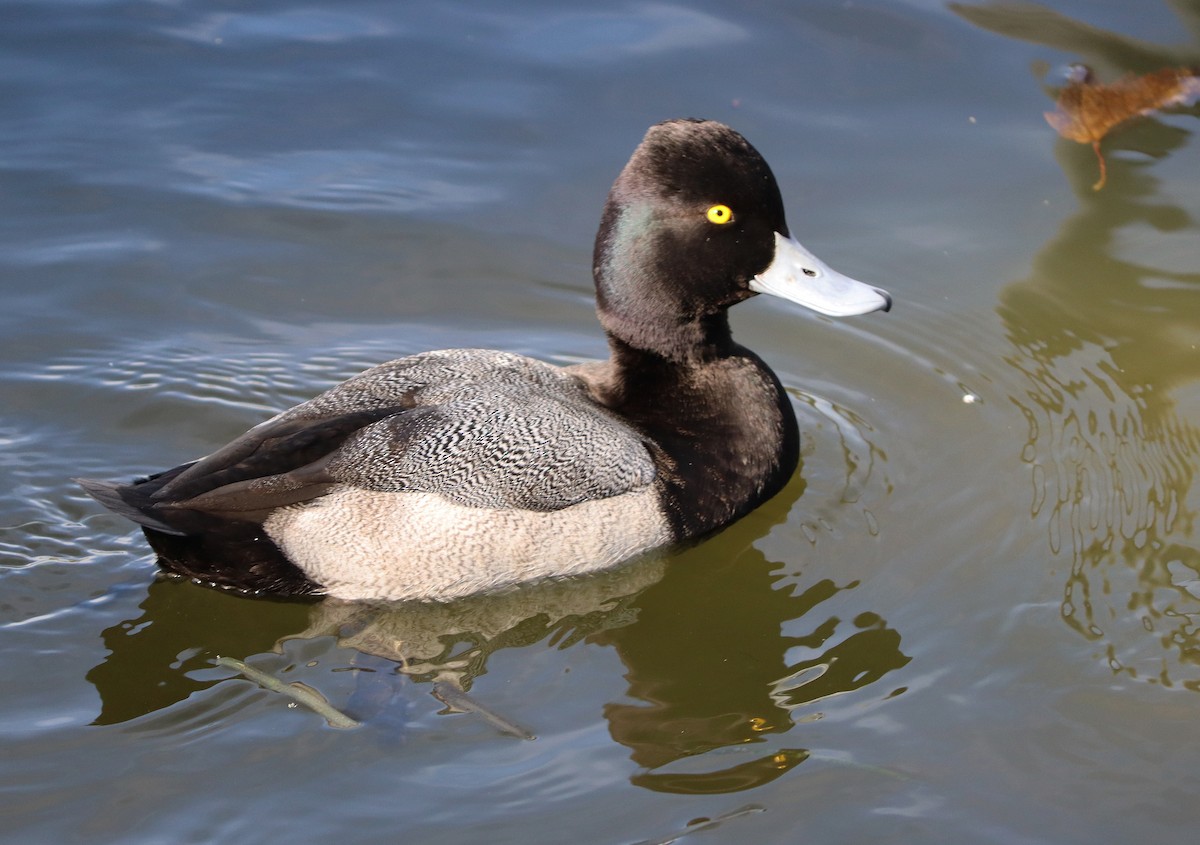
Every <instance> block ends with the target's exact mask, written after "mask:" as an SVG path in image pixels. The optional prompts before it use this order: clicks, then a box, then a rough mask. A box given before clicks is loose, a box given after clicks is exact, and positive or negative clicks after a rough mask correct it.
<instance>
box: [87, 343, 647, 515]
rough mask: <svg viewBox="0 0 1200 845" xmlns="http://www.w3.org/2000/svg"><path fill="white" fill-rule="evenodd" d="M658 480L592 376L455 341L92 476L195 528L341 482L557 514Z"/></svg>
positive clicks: (101, 490)
mask: <svg viewBox="0 0 1200 845" xmlns="http://www.w3.org/2000/svg"><path fill="white" fill-rule="evenodd" d="M469 352H470V353H471V354H468V353H469ZM654 476H655V467H654V461H653V459H652V457H651V454H650V451H649V449H648V445H647V443H646V442H645V441H644V440H643V438H642V437H641V436H640V434H639V433H638V432H636V431H634V430H633V429H631V428H629V427H628V426H626V425H624V424H623V423H621V422H620V421H619V420H617V418H615V417H614V416H613V415H612V414H610V413H609V412H608V411H606V410H605V409H603V408H600V407H599V406H597V405H595V404H593V403H592V402H591V401H590V400H588V399H587V398H586V391H585V389H584V388H583V386H582V384H581V383H580V382H579V381H578V380H576V379H574V378H573V377H571V376H568V375H566V374H564V373H563V372H562V371H561V370H557V369H556V368H552V367H549V366H547V365H545V364H542V363H540V362H536V361H531V360H529V359H522V358H519V357H518V356H508V355H503V354H502V353H482V352H479V353H473V352H471V351H465V350H455V351H454V353H453V354H450V353H426V354H425V355H420V356H413V357H412V358H406V359H400V360H399V361H394V362H390V363H389V364H384V365H380V366H379V367H375V368H373V369H371V370H368V371H366V372H365V373H363V374H361V375H359V376H356V377H355V378H353V379H351V380H349V381H347V382H344V383H342V384H341V385H338V386H337V387H335V388H333V389H332V390H330V391H328V392H326V393H324V394H322V395H321V396H318V397H316V398H315V399H313V400H310V401H309V402H306V403H304V404H302V405H298V406H296V407H295V408H293V409H291V410H290V411H287V412H284V413H283V414H280V415H279V416H277V417H275V418H274V419H271V420H268V421H266V422H265V423H262V424H261V425H258V426H256V427H254V428H252V429H250V430H249V431H248V432H246V433H245V434H244V435H242V436H241V437H239V438H238V439H236V440H234V441H233V442H232V443H230V444H229V445H228V446H225V447H224V448H222V449H220V450H218V451H216V452H214V453H213V454H211V455H209V456H208V457H205V458H202V459H201V460H199V461H196V462H195V463H192V464H186V465H183V466H181V467H176V468H175V469H173V470H169V471H167V472H165V473H161V474H159V475H157V476H153V477H151V478H149V479H145V480H142V481H140V482H137V483H135V484H132V485H115V484H112V483H109V482H95V481H81V482H80V483H81V484H83V486H84V488H85V489H86V490H87V491H88V492H89V493H91V494H92V495H93V496H94V497H95V498H97V499H98V500H99V501H100V502H101V503H102V504H105V505H106V506H107V507H109V508H110V509H112V510H115V511H117V512H118V513H121V514H122V515H125V516H127V517H129V518H131V519H133V520H134V521H136V522H139V523H140V524H142V525H144V526H146V527H148V528H152V529H155V530H159V531H167V532H170V533H190V532H191V531H192V530H202V529H203V525H202V524H201V525H197V524H196V523H197V520H198V518H204V517H206V518H207V519H211V518H212V517H214V516H215V517H219V518H226V519H239V520H250V521H259V520H261V519H263V518H264V517H265V516H266V515H267V514H268V513H270V511H272V510H274V509H276V508H279V507H283V506H286V505H292V504H297V503H301V502H306V501H310V500H312V499H316V498H318V497H320V496H321V495H322V494H324V493H325V492H326V491H328V490H329V489H330V488H331V487H333V486H334V485H353V486H357V487H361V488H365V489H371V490H379V491H385V492H396V493H402V492H406V491H420V492H429V493H437V494H440V495H442V496H445V497H446V498H447V499H450V500H452V501H454V502H457V503H459V504H464V505H467V506H474V507H507V508H524V509H529V510H541V511H549V510H557V509H560V508H564V507H568V506H570V505H572V504H576V503H578V502H581V501H584V500H587V499H595V498H605V497H608V496H614V495H618V494H620V493H623V492H627V491H629V490H632V489H635V488H637V487H641V486H644V485H646V484H649V483H651V481H653V479H654ZM207 519H205V520H204V521H207Z"/></svg>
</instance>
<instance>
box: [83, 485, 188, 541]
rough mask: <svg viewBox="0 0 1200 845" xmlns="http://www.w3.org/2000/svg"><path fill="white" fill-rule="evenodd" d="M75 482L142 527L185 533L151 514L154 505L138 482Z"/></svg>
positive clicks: (179, 535)
mask: <svg viewBox="0 0 1200 845" xmlns="http://www.w3.org/2000/svg"><path fill="white" fill-rule="evenodd" d="M147 480H148V479H147ZM75 483H76V484H78V485H79V486H80V487H82V488H83V490H84V492H85V493H87V494H88V495H89V496H91V497H92V498H93V499H95V500H96V501H97V502H99V503H100V504H102V505H104V507H106V508H108V509H109V510H110V511H112V512H113V513H115V514H117V515H119V516H123V517H125V518H126V519H128V520H131V521H133V522H136V523H137V524H138V525H140V526H142V527H143V528H150V529H152V530H154V531H159V532H161V533H163V534H173V535H175V536H178V537H182V536H184V535H185V534H186V533H187V532H185V531H180V530H179V529H178V528H175V527H173V526H170V525H167V523H165V522H163V521H162V520H161V519H159V518H158V517H156V516H155V515H154V514H153V508H154V506H153V505H152V504H151V502H150V498H149V496H147V495H146V494H144V493H142V492H140V491H139V490H138V487H139V482H134V483H133V484H119V483H117V482H115V481H101V480H99V479H96V478H76V479H75ZM140 483H145V482H140Z"/></svg>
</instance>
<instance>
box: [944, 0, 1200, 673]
mask: <svg viewBox="0 0 1200 845" xmlns="http://www.w3.org/2000/svg"><path fill="white" fill-rule="evenodd" d="M1172 5H1173V8H1174V9H1175V10H1176V12H1177V13H1178V14H1179V16H1180V18H1181V20H1182V21H1183V22H1184V23H1185V24H1186V26H1187V28H1188V30H1190V32H1192V33H1193V34H1194V35H1195V34H1200V3H1195V2H1191V3H1175V4H1172ZM955 9H956V10H957V11H958V12H959V13H960V14H962V15H964V16H965V17H967V18H968V19H969V20H972V21H973V22H975V23H978V24H979V25H981V26H984V27H985V28H988V29H992V30H994V31H996V32H999V33H1001V34H1005V35H1009V36H1011V37H1015V38H1021V39H1023V40H1030V41H1034V42H1037V43H1043V44H1046V45H1048V46H1055V47H1058V48H1061V49H1070V50H1072V51H1074V52H1076V53H1077V54H1078V56H1079V60H1080V61H1082V62H1084V63H1085V64H1088V65H1089V66H1092V67H1096V68H1102V69H1104V70H1105V71H1106V72H1107V73H1108V74H1110V75H1113V76H1116V75H1120V74H1123V73H1135V72H1145V71H1147V70H1150V69H1154V68H1159V67H1168V66H1172V65H1178V64H1200V47H1197V46H1196V45H1195V44H1193V45H1192V46H1188V47H1181V46H1178V45H1172V46H1164V47H1157V46H1155V45H1153V44H1148V43H1147V42H1144V41H1137V40H1134V39H1131V38H1128V37H1126V36H1123V35H1120V34H1118V33H1113V32H1107V31H1104V30H1101V29H1098V28H1095V27H1092V26H1089V25H1087V24H1086V23H1084V22H1081V21H1072V20H1071V19H1069V18H1066V17H1064V16H1062V15H1059V14H1057V13H1054V12H1051V11H1049V10H1041V11H1039V10H1037V9H1033V10H1031V9H1030V7H1028V6H1023V7H1016V6H1010V5H1003V4H996V5H990V6H984V7H967V6H958V5H956V6H955ZM1193 113H1196V110H1195V109H1194V110H1193ZM1190 134H1191V133H1190V132H1188V131H1187V130H1185V129H1182V128H1180V127H1178V126H1172V125H1168V124H1166V123H1163V122H1160V121H1157V120H1152V119H1147V120H1145V121H1143V122H1142V123H1141V124H1140V125H1137V126H1135V127H1132V128H1131V129H1129V130H1126V131H1123V132H1118V133H1116V134H1114V135H1112V136H1111V137H1110V138H1108V139H1107V140H1106V141H1105V149H1106V151H1108V153H1109V172H1110V179H1109V183H1108V186H1107V187H1106V188H1104V190H1102V191H1099V192H1095V191H1093V190H1092V189H1091V187H1090V184H1091V180H1092V175H1091V172H1092V171H1091V168H1092V163H1091V161H1090V159H1091V155H1090V151H1088V150H1086V148H1084V147H1082V146H1080V145H1076V144H1070V143H1068V142H1065V141H1059V142H1058V147H1057V156H1058V159H1059V162H1060V163H1061V165H1062V168H1063V171H1064V173H1065V174H1066V178H1068V179H1069V180H1070V182H1071V185H1072V188H1073V190H1074V192H1075V194H1076V197H1077V199H1078V203H1079V210H1078V211H1077V212H1075V214H1073V215H1072V216H1071V217H1070V218H1068V219H1067V220H1066V221H1065V222H1064V223H1063V224H1062V226H1061V228H1060V229H1059V231H1058V232H1057V233H1056V234H1055V235H1054V236H1053V237H1052V238H1051V239H1050V240H1049V241H1048V242H1047V244H1046V245H1045V247H1044V248H1043V249H1042V250H1041V252H1040V253H1039V254H1038V255H1037V256H1036V257H1035V259H1034V261H1033V267H1032V272H1031V274H1030V276H1029V277H1028V278H1027V279H1024V280H1022V281H1020V282H1017V283H1014V284H1012V285H1010V286H1009V287H1007V288H1006V289H1005V290H1004V291H1003V293H1002V295H1001V302H1000V305H999V307H998V309H997V310H998V313H999V315H1000V317H1001V319H1002V320H1003V321H1004V326H1005V329H1006V333H1007V336H1008V339H1009V340H1010V342H1011V343H1012V346H1013V353H1012V355H1011V356H1010V357H1008V358H1007V359H1006V360H1007V363H1008V364H1010V365H1011V366H1012V367H1013V368H1015V369H1016V370H1017V371H1018V372H1019V373H1020V374H1021V375H1022V376H1023V377H1024V379H1025V383H1026V387H1025V389H1024V390H1023V391H1021V392H1019V393H1017V394H1015V395H1013V396H1012V397H1011V399H1012V401H1013V402H1014V403H1015V404H1016V405H1017V407H1018V408H1019V409H1020V410H1021V412H1022V413H1023V414H1024V416H1025V418H1026V420H1027V422H1028V425H1029V436H1028V441H1027V442H1026V443H1025V445H1024V447H1023V450H1022V452H1021V460H1022V461H1024V462H1025V463H1026V464H1028V466H1029V470H1030V478H1031V482H1032V497H1031V503H1030V513H1031V515H1032V516H1033V517H1034V518H1035V519H1037V520H1039V521H1041V522H1044V523H1045V525H1046V529H1047V532H1048V540H1049V549H1050V552H1051V553H1052V555H1054V556H1055V557H1056V558H1057V557H1060V556H1065V557H1066V558H1068V559H1069V561H1070V567H1069V572H1068V575H1067V577H1066V579H1065V583H1064V585H1063V596H1062V618H1063V620H1064V621H1065V622H1066V623H1067V624H1068V625H1070V626H1071V627H1072V628H1073V629H1075V630H1076V631H1078V632H1079V633H1081V634H1082V635H1084V636H1085V637H1088V638H1089V639H1092V640H1095V641H1096V642H1097V643H1100V644H1102V645H1103V654H1104V657H1105V659H1106V660H1107V661H1108V663H1109V665H1110V666H1111V667H1112V669H1113V671H1114V672H1117V673H1123V674H1127V675H1129V676H1131V677H1135V678H1143V679H1145V680H1147V681H1150V682H1154V683H1162V684H1165V685H1173V684H1179V685H1182V686H1185V687H1188V688H1190V689H1194V690H1198V691H1200V631H1198V630H1197V624H1198V621H1200V547H1198V546H1197V543H1196V538H1195V536H1194V531H1195V525H1196V516H1197V500H1196V495H1197V491H1196V490H1195V482H1196V468H1197V454H1198V452H1200V429H1198V428H1197V427H1196V425H1195V424H1194V423H1193V421H1192V420H1190V419H1188V418H1187V416H1186V415H1185V414H1181V413H1180V412H1179V410H1178V409H1177V404H1178V397H1179V395H1180V394H1181V393H1182V392H1185V391H1186V390H1188V389H1190V388H1191V387H1192V385H1194V384H1195V382H1196V381H1197V379H1200V351H1198V348H1197V344H1198V343H1200V309H1198V308H1197V304H1196V294H1197V291H1198V290H1200V272H1198V271H1197V270H1196V267H1195V256H1196V252H1195V226H1196V223H1197V221H1196V220H1195V218H1194V217H1193V216H1192V215H1191V213H1189V211H1188V210H1187V209H1185V208H1183V207H1180V206H1179V205H1176V204H1173V203H1171V202H1167V201H1164V200H1163V199H1162V197H1163V196H1164V195H1169V193H1170V192H1169V190H1164V189H1165V188H1169V186H1164V185H1162V184H1161V183H1160V181H1159V179H1158V178H1156V176H1155V165H1156V164H1157V162H1158V160H1160V159H1163V158H1165V157H1167V156H1170V155H1171V154H1172V153H1174V152H1175V151H1177V150H1180V149H1181V148H1182V147H1183V146H1184V145H1185V143H1187V142H1188V141H1189V140H1190ZM1121 150H1128V151H1136V152H1137V153H1141V154H1142V155H1141V156H1133V157H1132V158H1131V157H1128V156H1122V155H1121V154H1120V152H1118V151H1121ZM1185 154H1187V155H1194V154H1195V150H1194V149H1193V150H1189V151H1187V152H1186V153H1185ZM1151 232H1153V233H1156V234H1154V235H1150V236H1149V237H1148V233H1151ZM1127 233H1128V234H1131V235H1133V234H1136V236H1137V238H1138V240H1139V241H1141V242H1142V243H1143V244H1144V243H1146V242H1147V241H1149V242H1151V243H1156V244H1158V249H1157V250H1154V251H1151V250H1148V249H1146V248H1145V247H1143V248H1142V249H1141V251H1139V252H1138V253H1137V254H1136V255H1125V254H1123V249H1122V244H1123V236H1124V235H1126V234H1127Z"/></svg>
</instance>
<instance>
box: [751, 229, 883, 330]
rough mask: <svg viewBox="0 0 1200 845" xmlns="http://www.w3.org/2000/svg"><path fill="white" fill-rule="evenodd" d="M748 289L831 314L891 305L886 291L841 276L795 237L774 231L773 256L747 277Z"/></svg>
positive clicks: (841, 314)
mask: <svg viewBox="0 0 1200 845" xmlns="http://www.w3.org/2000/svg"><path fill="white" fill-rule="evenodd" d="M750 290H752V291H754V292H756V293H769V294H771V295H772V296H781V297H783V298H784V299H789V300H791V301H792V302H795V303H798V304H800V305H803V306H804V307H805V308H811V309H812V310H814V311H816V312H818V313H821V314H828V315H829V316H831V317H851V316H853V315H855V314H869V313H871V312H872V311H887V310H889V309H890V308H891V307H892V297H891V295H889V294H888V292H887V291H885V290H881V289H880V288H874V287H871V286H870V285H866V284H863V283H862V282H859V281H856V280H854V279H852V278H850V277H849V276H843V275H842V274H841V273H839V272H838V271H836V270H834V269H833V268H831V267H830V266H829V265H827V264H826V263H825V262H824V261H822V260H821V259H819V258H817V257H816V256H815V255H813V254H812V253H811V252H809V251H808V250H807V249H805V248H804V247H803V246H801V245H800V243H799V242H798V241H796V240H795V239H793V238H785V237H784V236H783V235H781V234H779V233H778V232H776V233H775V258H774V260H773V261H771V264H770V265H769V266H768V267H767V269H766V270H763V271H762V272H761V273H759V274H758V275H757V276H755V277H754V278H753V279H751V280H750Z"/></svg>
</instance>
